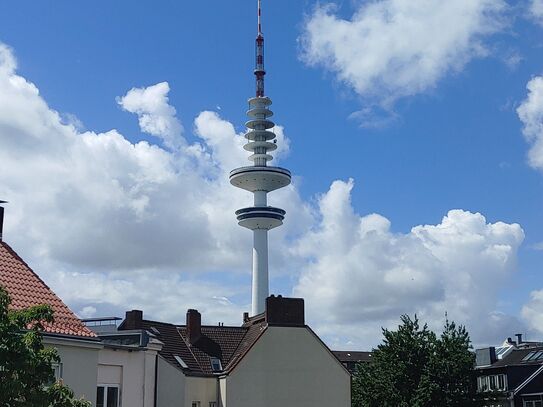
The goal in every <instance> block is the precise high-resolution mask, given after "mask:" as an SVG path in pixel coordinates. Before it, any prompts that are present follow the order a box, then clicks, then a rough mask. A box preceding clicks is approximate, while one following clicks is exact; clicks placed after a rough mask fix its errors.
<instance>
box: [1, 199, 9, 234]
mask: <svg viewBox="0 0 543 407" xmlns="http://www.w3.org/2000/svg"><path fill="white" fill-rule="evenodd" d="M6 203H8V202H7V201H0V242H1V241H2V231H3V229H4V207H3V206H2V205H3V204H6Z"/></svg>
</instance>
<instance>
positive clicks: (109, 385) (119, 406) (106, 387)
mask: <svg viewBox="0 0 543 407" xmlns="http://www.w3.org/2000/svg"><path fill="white" fill-rule="evenodd" d="M100 387H103V388H104V407H107V389H110V388H116V389H117V405H116V406H115V407H121V406H122V402H121V399H122V395H121V385H120V384H118V383H98V384H97V385H96V394H97V395H98V388H100ZM97 402H98V401H97Z"/></svg>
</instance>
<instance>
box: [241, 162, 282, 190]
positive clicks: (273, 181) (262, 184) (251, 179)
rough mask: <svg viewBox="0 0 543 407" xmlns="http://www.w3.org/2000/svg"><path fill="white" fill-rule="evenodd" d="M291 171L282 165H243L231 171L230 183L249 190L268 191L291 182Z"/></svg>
mask: <svg viewBox="0 0 543 407" xmlns="http://www.w3.org/2000/svg"><path fill="white" fill-rule="evenodd" d="M290 181H291V175H290V171H289V170H287V169H285V168H281V167H258V166H251V167H241V168H236V169H235V170H233V171H231V172H230V183H231V184H232V185H234V186H235V187H238V188H241V189H244V190H246V191H249V192H255V191H266V192H271V191H275V190H276V189H280V188H283V187H286V186H287V185H289V184H290Z"/></svg>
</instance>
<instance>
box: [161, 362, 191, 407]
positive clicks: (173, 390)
mask: <svg viewBox="0 0 543 407" xmlns="http://www.w3.org/2000/svg"><path fill="white" fill-rule="evenodd" d="M185 386H186V380H185V375H184V374H183V373H182V372H181V371H180V370H178V369H176V368H175V367H173V366H172V365H170V364H169V363H168V362H167V361H165V360H164V359H163V358H161V357H159V358H158V389H157V407H184V406H185V404H184V402H185ZM189 407H191V406H190V404H189Z"/></svg>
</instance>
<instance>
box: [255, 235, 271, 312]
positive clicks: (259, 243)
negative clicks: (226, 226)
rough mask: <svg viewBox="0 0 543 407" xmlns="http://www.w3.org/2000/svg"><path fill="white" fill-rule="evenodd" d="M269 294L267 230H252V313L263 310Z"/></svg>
mask: <svg viewBox="0 0 543 407" xmlns="http://www.w3.org/2000/svg"><path fill="white" fill-rule="evenodd" d="M268 295H269V282H268V231H267V230H266V229H255V230H253V290H252V309H251V311H252V314H251V315H257V314H260V313H262V312H264V309H265V306H266V298H268Z"/></svg>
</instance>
